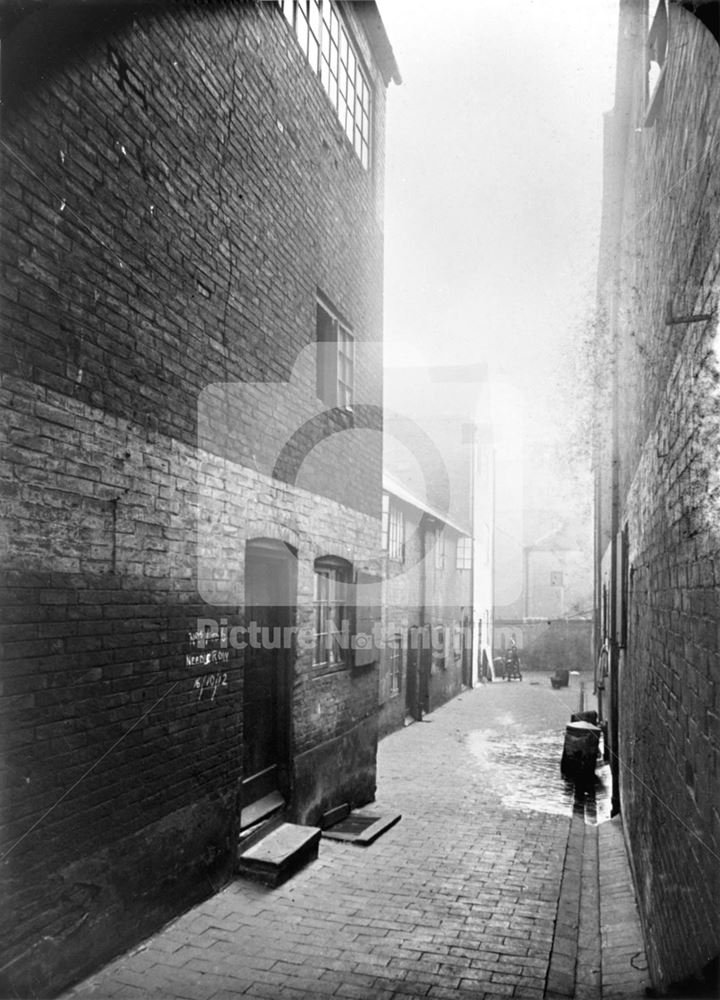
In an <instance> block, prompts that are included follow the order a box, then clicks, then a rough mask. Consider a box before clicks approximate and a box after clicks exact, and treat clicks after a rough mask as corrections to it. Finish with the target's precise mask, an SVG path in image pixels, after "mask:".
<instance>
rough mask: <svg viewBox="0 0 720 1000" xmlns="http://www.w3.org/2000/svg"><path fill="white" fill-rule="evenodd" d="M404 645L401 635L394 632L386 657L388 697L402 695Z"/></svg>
mask: <svg viewBox="0 0 720 1000" xmlns="http://www.w3.org/2000/svg"><path fill="white" fill-rule="evenodd" d="M404 649H405V644H404V643H403V641H402V634H401V633H400V632H396V633H395V635H394V636H393V637H392V641H391V644H390V650H389V656H388V678H389V682H390V683H389V689H388V690H389V696H390V697H391V698H398V697H399V696H400V694H401V693H402V673H403V653H404Z"/></svg>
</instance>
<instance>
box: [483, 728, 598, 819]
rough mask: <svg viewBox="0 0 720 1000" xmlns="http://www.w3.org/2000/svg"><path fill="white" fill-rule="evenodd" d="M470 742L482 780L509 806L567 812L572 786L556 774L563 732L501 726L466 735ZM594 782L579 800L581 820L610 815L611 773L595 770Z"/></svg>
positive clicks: (529, 809) (572, 800) (571, 797)
mask: <svg viewBox="0 0 720 1000" xmlns="http://www.w3.org/2000/svg"><path fill="white" fill-rule="evenodd" d="M467 740H468V746H469V749H470V752H471V753H472V755H473V757H474V758H475V760H476V762H477V764H478V765H479V767H480V769H481V770H482V772H483V780H485V781H486V782H487V785H488V787H489V788H490V790H491V791H493V792H494V793H495V794H496V795H497V796H498V797H499V798H500V800H501V802H502V804H503V805H504V806H505V807H506V808H508V809H514V810H517V811H519V812H539V813H550V814H552V815H559V816H568V815H570V813H571V812H572V808H573V804H574V802H575V799H576V794H575V786H574V785H573V784H572V782H569V781H566V780H565V779H564V778H563V777H562V775H561V774H560V757H561V756H562V749H563V740H564V733H558V732H557V731H556V730H554V729H551V730H548V731H546V732H543V733H520V732H512V731H508V730H507V729H505V730H504V731H499V730H495V729H486V730H478V731H475V732H471V733H468V737H467ZM597 777H598V780H597V781H596V786H595V788H594V789H592V790H591V791H590V792H589V793H586V794H585V795H581V796H580V797H579V798H578V800H577V801H578V804H579V803H581V802H582V804H583V805H584V811H585V822H586V823H590V824H593V825H594V824H596V823H601V822H604V821H605V820H606V819H609V818H610V771H609V767H608V766H607V765H606V764H605V765H602V766H599V767H598V769H597Z"/></svg>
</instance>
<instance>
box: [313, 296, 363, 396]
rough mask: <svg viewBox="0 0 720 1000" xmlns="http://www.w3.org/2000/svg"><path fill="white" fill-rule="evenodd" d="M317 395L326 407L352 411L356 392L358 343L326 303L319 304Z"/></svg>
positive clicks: (317, 324) (317, 323)
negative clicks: (356, 351)
mask: <svg viewBox="0 0 720 1000" xmlns="http://www.w3.org/2000/svg"><path fill="white" fill-rule="evenodd" d="M316 339H317V394H318V396H319V398H320V399H321V400H322V401H323V403H325V405H326V406H333V407H334V406H340V407H343V408H344V409H346V410H347V409H350V408H351V407H352V404H353V397H354V392H355V340H354V338H353V335H352V333H351V332H350V328H349V326H348V325H347V324H346V323H345V322H344V321H343V320H342V319H341V318H340V317H339V316H338V315H337V313H335V312H334V311H333V310H332V309H331V308H330V306H328V305H327V304H325V303H321V302H318V304H317V322H316Z"/></svg>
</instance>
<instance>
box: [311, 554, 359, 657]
mask: <svg viewBox="0 0 720 1000" xmlns="http://www.w3.org/2000/svg"><path fill="white" fill-rule="evenodd" d="M321 580H325V581H327V590H326V593H325V594H324V595H323V594H322V593H321V585H320V581H321ZM352 583H353V568H352V564H351V563H349V562H347V560H345V559H341V558H340V557H339V556H319V557H318V558H317V559H316V560H315V562H314V563H313V667H324V668H325V669H327V670H338V669H343V668H345V667H347V666H349V665H350V641H349V640H350V631H349V628H350V627H351V618H352V610H353V609H352V603H351V602H350V600H349V598H350V596H351V593H350V588H351V586H352ZM333 620H334V624H335V635H336V636H342V637H343V640H344V648H343V647H342V646H338V647H337V648H335V646H334V645H333V644H331V643H330V641H329V636H330V629H329V623H330V622H331V621H333ZM322 626H324V627H322ZM323 637H325V643H324V649H321V641H320V640H321V639H322V638H323ZM321 654H324V657H323V658H320V656H321Z"/></svg>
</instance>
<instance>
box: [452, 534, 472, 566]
mask: <svg viewBox="0 0 720 1000" xmlns="http://www.w3.org/2000/svg"><path fill="white" fill-rule="evenodd" d="M455 569H457V570H471V569H472V538H470V536H469V535H460V537H459V538H458V540H457V546H456V548H455Z"/></svg>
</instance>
